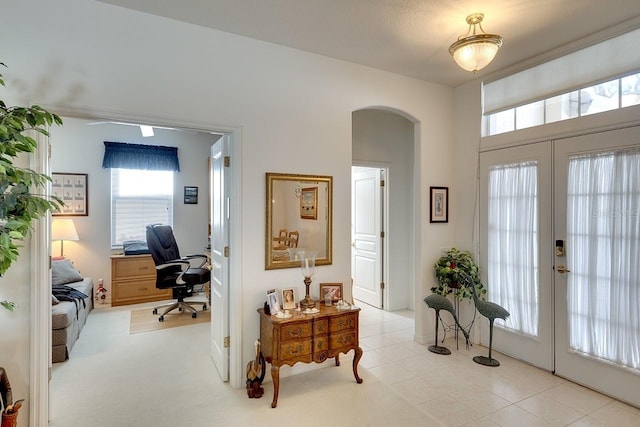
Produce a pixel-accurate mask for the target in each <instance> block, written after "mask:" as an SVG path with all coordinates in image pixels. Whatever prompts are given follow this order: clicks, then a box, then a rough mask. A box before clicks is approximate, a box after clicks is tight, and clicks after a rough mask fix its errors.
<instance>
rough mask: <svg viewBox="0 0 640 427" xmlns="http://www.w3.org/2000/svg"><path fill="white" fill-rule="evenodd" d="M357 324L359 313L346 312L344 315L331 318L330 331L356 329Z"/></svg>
mask: <svg viewBox="0 0 640 427" xmlns="http://www.w3.org/2000/svg"><path fill="white" fill-rule="evenodd" d="M357 325H358V315H357V314H345V315H344V316H337V317H330V318H329V331H330V332H339V331H345V330H347V331H348V330H351V331H355V330H356V326H357Z"/></svg>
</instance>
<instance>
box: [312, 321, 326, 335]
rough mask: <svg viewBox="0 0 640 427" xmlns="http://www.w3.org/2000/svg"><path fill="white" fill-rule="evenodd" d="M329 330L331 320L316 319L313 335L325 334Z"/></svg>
mask: <svg viewBox="0 0 640 427" xmlns="http://www.w3.org/2000/svg"><path fill="white" fill-rule="evenodd" d="M327 332H329V321H328V320H327V319H315V320H314V321H313V336H318V335H323V334H326V333H327Z"/></svg>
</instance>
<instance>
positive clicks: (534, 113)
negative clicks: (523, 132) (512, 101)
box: [516, 101, 544, 129]
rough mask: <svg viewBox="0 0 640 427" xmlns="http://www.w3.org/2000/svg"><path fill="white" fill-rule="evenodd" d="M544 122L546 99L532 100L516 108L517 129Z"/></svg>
mask: <svg viewBox="0 0 640 427" xmlns="http://www.w3.org/2000/svg"><path fill="white" fill-rule="evenodd" d="M542 124H544V101H537V102H532V103H531V104H527V105H523V106H521V107H517V108H516V129H525V128H530V127H532V126H538V125H542Z"/></svg>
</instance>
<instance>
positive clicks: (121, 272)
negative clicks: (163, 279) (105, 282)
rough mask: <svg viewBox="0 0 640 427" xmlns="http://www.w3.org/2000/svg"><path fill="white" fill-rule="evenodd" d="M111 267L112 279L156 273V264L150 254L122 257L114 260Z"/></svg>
mask: <svg viewBox="0 0 640 427" xmlns="http://www.w3.org/2000/svg"><path fill="white" fill-rule="evenodd" d="M111 267H112V268H111V280H118V279H131V278H132V277H145V276H146V277H149V276H153V277H155V275H156V266H155V264H154V263H153V259H152V258H151V256H150V255H147V256H141V257H139V256H131V258H129V257H121V258H118V259H117V260H115V261H114V262H112V265H111Z"/></svg>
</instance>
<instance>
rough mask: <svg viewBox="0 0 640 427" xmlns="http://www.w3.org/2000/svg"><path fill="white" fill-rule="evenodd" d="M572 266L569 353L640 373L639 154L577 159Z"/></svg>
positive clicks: (572, 169) (570, 204) (572, 170)
mask: <svg viewBox="0 0 640 427" xmlns="http://www.w3.org/2000/svg"><path fill="white" fill-rule="evenodd" d="M567 261H568V265H569V266H571V273H569V275H568V277H567V300H568V310H569V314H568V316H569V319H568V320H569V334H570V347H571V348H572V349H574V350H576V351H579V352H583V353H586V354H588V355H592V356H595V357H598V358H601V359H605V360H609V361H611V362H614V363H617V364H620V365H623V366H627V367H630V368H635V369H638V368H640V151H622V152H616V153H607V154H600V155H592V156H584V157H574V158H571V159H570V162H569V181H568V191H567Z"/></svg>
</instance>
